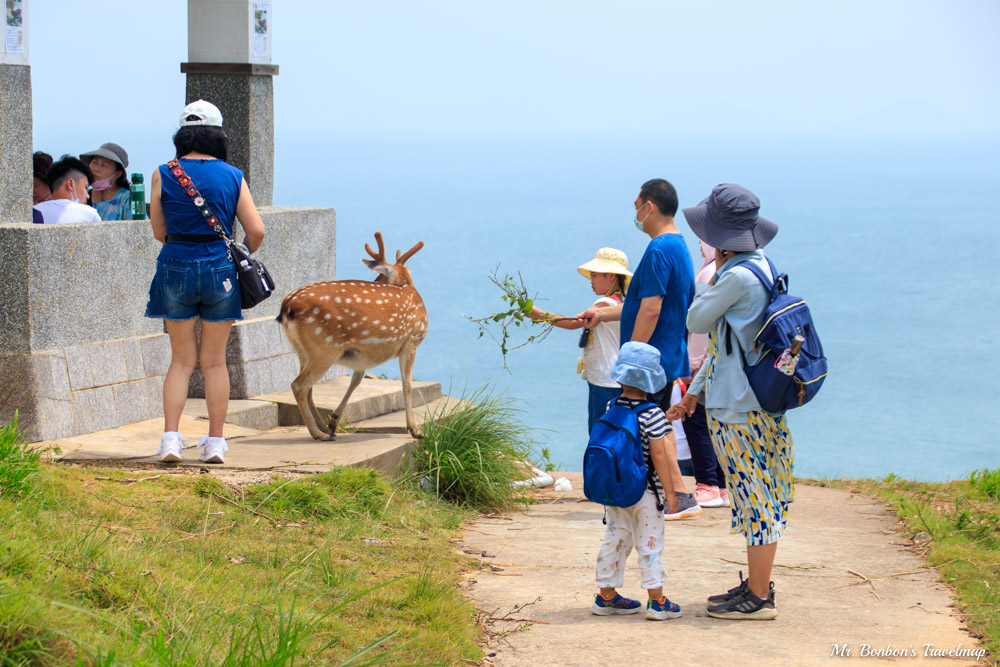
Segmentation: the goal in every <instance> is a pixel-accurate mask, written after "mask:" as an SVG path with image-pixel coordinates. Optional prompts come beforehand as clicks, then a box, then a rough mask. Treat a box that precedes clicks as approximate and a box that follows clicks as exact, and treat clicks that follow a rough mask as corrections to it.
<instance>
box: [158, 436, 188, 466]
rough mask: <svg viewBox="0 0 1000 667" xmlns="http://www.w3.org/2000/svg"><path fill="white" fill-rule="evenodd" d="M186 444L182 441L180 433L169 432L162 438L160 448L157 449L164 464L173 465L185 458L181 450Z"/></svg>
mask: <svg viewBox="0 0 1000 667" xmlns="http://www.w3.org/2000/svg"><path fill="white" fill-rule="evenodd" d="M185 444H186V443H185V442H184V440H182V439H181V434H180V433H179V432H178V431H167V432H166V433H164V434H163V437H162V438H160V446H159V447H157V448H156V453H157V455H158V456H159V457H160V461H162V462H163V463H172V462H174V461H180V460H181V459H182V458H184V455H183V454H182V453H181V449H183V448H184V445H185Z"/></svg>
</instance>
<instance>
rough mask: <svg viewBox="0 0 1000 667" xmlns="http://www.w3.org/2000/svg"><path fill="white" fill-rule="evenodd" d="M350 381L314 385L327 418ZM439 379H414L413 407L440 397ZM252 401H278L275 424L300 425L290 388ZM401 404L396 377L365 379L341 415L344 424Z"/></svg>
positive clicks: (400, 388)
mask: <svg viewBox="0 0 1000 667" xmlns="http://www.w3.org/2000/svg"><path fill="white" fill-rule="evenodd" d="M348 384H350V377H346V376H345V377H336V378H333V379H331V380H327V381H325V382H317V383H316V384H315V385H314V386H313V402H314V403H315V404H316V408H317V409H318V410H319V412H320V414H321V415H322V417H323V420H324V421H326V420H327V419H329V417H330V415H331V414H332V413H333V410H334V409H335V408H336V407H337V406H338V405H340V401H341V400H342V399H343V397H344V392H346V391H347V386H348ZM441 396H442V393H441V383H440V382H417V381H414V382H413V393H412V397H411V398H412V401H413V407H414V408H415V409H416V408H417V407H418V406H423V405H424V404H426V403H430V402H431V401H435V400H437V399H439V398H441ZM253 400H255V401H270V402H272V403H275V404H277V407H278V424H279V425H281V426H300V425H302V424H304V423H305V422H303V421H302V415H301V414H300V413H299V405H298V403H296V402H295V397H294V396H293V395H292V391H291V389H289V390H288V391H278V392H274V393H271V394H264V395H263V396H254V397H253ZM403 408H404V405H403V385H402V382H400V381H399V380H377V379H372V378H365V379H364V380H362V381H361V384H359V385H358V388H357V389H355V390H354V394H352V395H351V400H350V401H348V403H347V407H346V408H345V409H344V414H343V415H342V422H341V423H343V424H345V425H348V424H355V423H357V422H360V421H364V420H366V419H374V418H375V417H379V416H381V415H385V414H389V413H391V412H396V411H397V410H402V409H403Z"/></svg>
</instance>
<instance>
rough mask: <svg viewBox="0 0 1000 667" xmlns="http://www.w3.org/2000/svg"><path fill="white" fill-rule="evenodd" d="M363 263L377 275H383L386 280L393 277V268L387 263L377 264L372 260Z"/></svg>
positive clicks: (365, 260) (364, 260)
mask: <svg viewBox="0 0 1000 667" xmlns="http://www.w3.org/2000/svg"><path fill="white" fill-rule="evenodd" d="M361 261H362V262H364V263H365V266H367V267H368V268H369V269H371V270H372V271H374V272H375V273H381V274H382V275H383V276H385V277H386V278H391V277H392V266H390V265H389V264H386V263H385V262H376V261H373V260H370V259H363V260H361Z"/></svg>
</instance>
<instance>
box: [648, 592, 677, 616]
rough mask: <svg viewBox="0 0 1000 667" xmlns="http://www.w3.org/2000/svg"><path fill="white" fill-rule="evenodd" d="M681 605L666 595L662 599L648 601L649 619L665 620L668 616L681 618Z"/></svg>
mask: <svg viewBox="0 0 1000 667" xmlns="http://www.w3.org/2000/svg"><path fill="white" fill-rule="evenodd" d="M680 616H681V606H680V605H679V604H677V603H676V602H671V601H670V600H668V599H667V598H666V597H664V598H662V599H660V600H650V601H648V602H647V603H646V620H647V621H665V620H667V619H668V618H680Z"/></svg>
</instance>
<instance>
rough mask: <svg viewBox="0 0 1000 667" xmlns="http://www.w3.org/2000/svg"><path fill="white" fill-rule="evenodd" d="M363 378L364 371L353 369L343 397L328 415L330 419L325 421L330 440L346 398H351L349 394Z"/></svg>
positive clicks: (342, 412) (334, 433)
mask: <svg viewBox="0 0 1000 667" xmlns="http://www.w3.org/2000/svg"><path fill="white" fill-rule="evenodd" d="M364 378H365V372H364V371H354V375H352V376H351V383H350V384H349V385H347V391H346V392H345V393H344V398H342V399H341V400H340V405H338V406H337V409H336V410H334V411H333V413H332V414H331V415H330V421H329V422H328V423H327V426H329V427H330V433H331V436H330V439H331V440H333V439H334V438H336V437H337V424H339V423H340V417H341V415H343V414H344V409H345V408H346V407H347V401H348V399H350V398H351V394H353V393H354V390H355V389H357V388H358V385H359V384H361V381H362V380H363V379H364Z"/></svg>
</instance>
